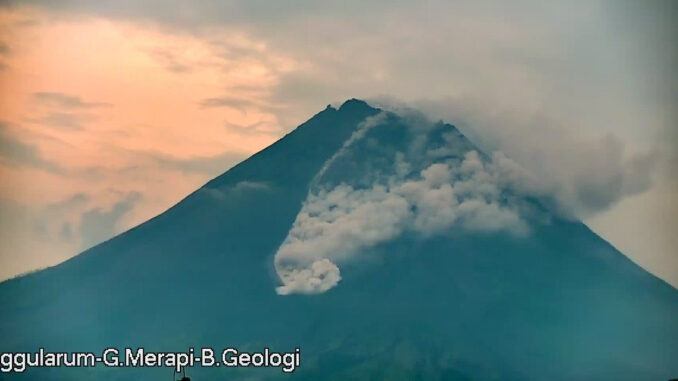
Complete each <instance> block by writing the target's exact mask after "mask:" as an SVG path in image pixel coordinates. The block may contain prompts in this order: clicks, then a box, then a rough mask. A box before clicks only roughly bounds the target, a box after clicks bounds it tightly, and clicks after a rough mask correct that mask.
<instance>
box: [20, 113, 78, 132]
mask: <svg viewBox="0 0 678 381" xmlns="http://www.w3.org/2000/svg"><path fill="white" fill-rule="evenodd" d="M87 119H88V118H86V117H84V116H82V115H78V114H73V113H67V112H49V113H47V114H45V115H43V116H40V117H38V118H31V119H28V120H27V121H28V122H31V123H37V124H40V125H47V126H52V127H57V128H62V129H66V130H73V131H82V130H83V129H84V127H83V124H82V122H84V121H86V120H87Z"/></svg>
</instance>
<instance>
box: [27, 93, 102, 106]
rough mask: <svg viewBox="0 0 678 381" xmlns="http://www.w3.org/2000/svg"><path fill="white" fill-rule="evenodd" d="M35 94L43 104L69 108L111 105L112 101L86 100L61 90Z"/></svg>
mask: <svg viewBox="0 0 678 381" xmlns="http://www.w3.org/2000/svg"><path fill="white" fill-rule="evenodd" d="M33 96H34V97H35V99H36V100H37V101H38V102H39V103H41V104H45V105H50V106H58V107H63V108H68V109H90V108H97V107H110V106H111V104H110V103H102V102H86V101H84V100H82V98H80V97H77V96H74V95H69V94H64V93H59V92H37V93H34V94H33Z"/></svg>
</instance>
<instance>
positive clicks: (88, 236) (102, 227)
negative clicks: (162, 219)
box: [80, 192, 141, 247]
mask: <svg viewBox="0 0 678 381" xmlns="http://www.w3.org/2000/svg"><path fill="white" fill-rule="evenodd" d="M140 200H141V194H140V193H138V192H130V193H128V194H127V195H126V196H125V198H124V199H123V200H121V201H118V202H117V203H115V204H114V205H113V207H112V208H111V209H110V210H103V209H101V208H94V209H91V210H88V211H86V212H85V213H83V214H82V218H81V225H80V234H81V236H82V242H83V245H84V247H90V246H93V245H96V244H98V243H99V242H102V241H104V240H106V239H108V238H111V237H112V236H113V235H115V234H116V233H117V232H118V223H119V222H120V218H122V217H123V216H124V215H125V214H126V213H128V212H129V211H131V210H132V208H134V206H135V204H136V203H137V202H139V201H140Z"/></svg>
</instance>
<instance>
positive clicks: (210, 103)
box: [200, 96, 277, 113]
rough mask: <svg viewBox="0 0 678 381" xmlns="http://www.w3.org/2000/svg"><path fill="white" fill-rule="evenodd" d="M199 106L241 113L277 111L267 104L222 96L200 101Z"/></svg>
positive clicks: (237, 97) (238, 97)
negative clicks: (228, 109)
mask: <svg viewBox="0 0 678 381" xmlns="http://www.w3.org/2000/svg"><path fill="white" fill-rule="evenodd" d="M200 106H202V107H204V108H216V107H230V108H233V109H235V110H238V111H240V112H242V113H246V112H247V110H248V109H252V108H254V109H263V110H266V111H271V110H276V109H277V107H275V106H273V105H271V104H269V103H267V102H264V101H261V100H255V99H248V98H244V97H240V96H222V97H213V98H205V99H203V100H202V101H200Z"/></svg>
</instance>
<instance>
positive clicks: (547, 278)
mask: <svg viewBox="0 0 678 381" xmlns="http://www.w3.org/2000/svg"><path fill="white" fill-rule="evenodd" d="M474 152H475V153H474ZM495 159H497V158H493V157H490V156H488V155H485V154H484V153H482V152H480V151H478V150H477V149H476V148H475V147H474V146H473V145H472V143H471V142H469V141H468V140H467V139H466V138H465V137H464V136H463V135H462V134H461V133H459V131H457V130H456V129H455V128H454V127H452V126H450V125H446V124H443V123H437V124H430V123H428V122H425V121H422V120H419V119H417V118H416V117H415V118H409V117H405V116H397V115H395V114H391V113H381V112H380V110H378V109H375V108H372V107H370V106H369V105H367V104H366V103H364V102H362V101H357V100H351V101H348V102H346V103H345V104H344V105H342V107H341V108H339V109H334V108H329V107H328V108H327V109H326V110H324V111H322V112H321V113H319V114H317V115H315V116H314V117H313V118H312V119H310V120H309V121H308V122H306V123H304V124H302V125H301V126H300V127H298V128H297V129H296V130H295V131H293V132H292V133H290V134H288V135H287V136H285V137H284V138H283V139H281V140H279V141H278V142H276V143H275V144H273V145H272V146H270V147H268V148H266V149H265V150H263V151H261V152H259V153H257V154H256V155H254V156H252V157H251V158H249V159H247V160H246V161H244V162H242V163H241V164H239V165H237V166H236V167H234V168H232V169H231V170H229V171H228V172H226V173H225V174H223V175H221V176H219V177H217V178H216V179H214V180H212V181H210V182H209V183H207V184H206V185H205V186H203V187H202V188H200V189H199V190H197V191H196V192H194V193H193V194H191V195H189V196H188V197H187V198H186V199H184V200H183V201H182V202H180V203H179V204H177V205H176V206H174V207H172V208H171V209H169V210H168V211H167V212H165V213H163V214H161V215H160V216H158V217H156V218H154V219H152V220H150V221H148V222H146V223H144V224H142V225H140V226H138V227H136V228H134V229H132V230H130V231H128V232H126V233H124V234H121V235H120V236H118V237H115V238H113V239H111V240H109V241H107V242H105V243H103V244H101V245H98V246H96V247H94V248H92V249H90V250H88V251H86V252H84V253H82V254H80V255H78V256H76V257H74V258H73V259H71V260H69V261H67V262H65V263H63V264H61V265H59V266H56V267H53V268H49V269H46V270H43V271H40V272H37V273H33V274H29V275H27V276H24V277H21V278H17V279H13V280H10V281H7V282H3V283H2V284H0V316H1V317H2V319H1V320H0V351H3V352H4V351H9V350H14V351H17V350H35V349H37V348H38V347H41V346H44V347H46V348H47V349H51V350H60V351H64V350H80V351H82V350H93V351H101V349H102V348H104V347H108V346H117V347H124V346H131V347H138V346H145V347H146V348H147V349H157V350H161V349H162V350H185V349H186V348H187V347H189V346H195V347H203V346H209V345H212V346H215V347H217V348H222V347H225V346H238V347H239V348H241V349H249V350H255V349H262V348H263V347H265V346H268V347H271V348H276V349H280V350H290V349H293V348H294V347H296V346H299V347H301V350H302V367H301V368H300V369H299V370H298V371H297V372H296V373H295V374H294V376H295V378H300V379H309V380H317V379H337V380H344V379H389V380H392V379H408V380H409V379H426V380H431V379H444V380H448V379H449V380H455V379H460V380H462V379H501V380H506V379H516V380H524V379H563V380H571V379H604V378H605V379H628V380H643V379H648V380H651V379H668V378H669V377H672V376H673V377H675V376H676V375H678V365H676V364H675V359H676V358H678V323H676V321H677V319H676V317H678V291H676V290H675V289H673V288H672V287H670V286H669V285H667V284H666V283H664V282H663V281H661V280H659V279H657V278H655V277H654V276H652V275H651V274H648V273H647V272H645V271H644V270H642V269H641V268H639V267H638V266H636V265H635V264H634V263H632V262H631V261H629V260H628V259H627V258H626V257H625V256H624V255H623V254H621V253H619V252H618V251H617V250H615V249H614V248H613V247H612V246H610V245H609V244H607V243H606V242H604V241H603V240H601V239H600V238H599V237H598V236H596V235H595V234H594V233H593V232H591V231H590V230H589V229H588V228H587V227H586V226H584V225H583V224H581V223H580V222H575V221H568V220H565V219H562V218H559V217H558V216H557V215H554V214H552V213H551V212H550V211H549V209H548V208H547V207H544V206H543V205H547V204H548V202H542V201H543V200H541V199H540V197H538V196H534V195H532V194H525V193H524V192H522V191H521V188H520V187H519V186H517V185H516V184H513V185H511V183H510V182H507V181H504V180H503V177H502V176H503V174H505V173H506V172H505V171H502V170H501V166H499V165H498V164H496V163H501V160H498V159H497V160H495ZM499 159H501V158H499ZM441 169H445V171H442V170H441ZM441 176H442V178H443V180H444V181H443V180H439V177H441ZM450 176H451V177H450ZM500 180H501V181H502V182H501V184H500V185H501V186H499V185H497V184H495V183H496V182H497V181H500ZM448 183H453V185H454V187H450V186H448V185H449V184H448ZM479 189H482V190H483V191H482V192H480V191H478V190H479ZM448 190H449V191H450V192H452V193H449V192H447V191H448ZM446 192H447V193H446ZM464 192H466V193H464ZM450 195H453V196H454V198H453V199H451V201H450V202H448V203H447V204H449V205H454V207H453V208H450V210H447V209H445V208H444V207H443V208H441V207H439V206H440V205H443V206H445V205H447V204H446V200H447V199H446V198H445V197H448V196H450ZM339 196H341V197H343V198H340V199H339V201H337V200H336V199H337V197H339ZM327 200H334V201H332V203H331V205H328V201H327ZM347 200H348V201H347ZM441 200H442V201H441ZM392 201H394V202H396V203H391V202H392ZM363 206H366V207H369V208H367V209H361V208H362V207H363ZM429 206H434V207H432V208H429ZM436 206H437V207H436ZM314 208H316V209H314ZM318 208H320V209H318ZM323 208H326V209H327V210H325V209H323ZM399 208H400V209H399ZM337 210H339V211H337ZM363 210H367V211H368V213H367V214H359V212H360V211H363ZM400 210H402V213H400V214H398V213H396V212H398V211H400ZM384 211H389V212H393V213H388V214H383V216H386V217H388V218H381V217H382V212H384ZM443 212H446V213H443ZM447 212H449V213H447ZM325 215H329V216H330V217H329V218H330V219H329V220H317V218H321V217H322V218H324V217H323V216H325ZM307 217H308V218H307ZM372 217H374V218H375V220H374V221H372V222H369V221H371V218H372ZM376 217H379V219H377V218H376ZM314 218H315V219H314ZM342 221H343V222H347V223H346V224H345V225H341V224H340V223H341V222H342ZM364 221H368V222H367V223H364ZM317 222H321V223H323V224H325V225H322V226H326V227H328V228H327V229H324V230H323V229H321V230H320V232H319V233H318V230H317V229H316V225H309V224H313V223H317ZM348 222H350V223H351V224H354V223H359V224H361V225H357V228H356V225H351V224H348ZM337 231H339V232H342V235H339V236H335V235H333V234H334V232H337ZM314 234H315V235H314ZM300 237H301V238H300ZM309 237H310V238H309ZM347 242H349V243H351V245H349V246H345V245H346V243H347ZM287 248H293V249H294V250H292V249H289V250H288V249H287ZM306 248H310V249H309V251H308V254H307V255H306V256H304V257H300V256H299V254H300V253H302V252H304V250H306ZM321 258H322V259H325V258H328V259H330V260H331V262H332V264H333V265H334V266H335V267H336V272H337V274H335V275H337V276H339V275H338V273H339V271H340V276H339V277H340V278H341V280H340V281H338V280H337V282H338V283H337V282H332V283H329V284H327V285H326V287H322V288H321V289H318V288H317V284H316V283H313V284H312V285H311V286H308V284H307V283H304V282H306V281H308V280H309V279H306V278H303V277H301V278H300V277H299V274H307V272H304V270H307V268H308V266H310V263H314V262H313V261H315V260H317V259H321ZM335 267H332V269H333V271H335V270H334V269H335ZM286 274H287V275H289V274H292V275H290V277H287V278H286V277H285V276H286ZM280 276H283V281H284V284H283V286H286V288H284V289H283V290H282V291H284V292H282V293H289V295H280V294H278V293H276V287H279V286H280V285H281V280H280ZM327 279H329V278H325V277H323V278H322V279H321V280H320V281H321V282H322V281H326V280H327ZM314 287H316V288H314ZM278 292H281V289H280V288H278ZM306 293H311V295H306ZM189 373H190V374H191V376H192V378H193V379H214V378H217V377H228V378H229V379H230V378H231V377H237V376H243V377H248V378H253V379H258V378H261V379H271V378H275V377H287V376H288V375H285V374H282V373H281V372H280V371H279V370H277V369H268V370H261V369H241V370H234V369H223V368H222V369H200V368H195V369H192V370H189ZM21 376H23V377H25V378H27V379H32V378H35V377H39V378H42V379H62V378H64V377H67V378H70V379H92V378H96V379H117V378H122V377H126V376H133V377H135V378H137V377H142V376H143V377H146V378H162V377H168V376H169V374H168V371H167V369H157V368H156V369H153V368H151V369H105V368H101V367H98V368H95V369H48V368H43V369H30V370H29V371H28V372H26V373H24V374H22V375H21ZM0 377H2V375H0Z"/></svg>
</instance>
